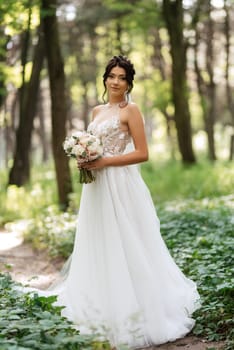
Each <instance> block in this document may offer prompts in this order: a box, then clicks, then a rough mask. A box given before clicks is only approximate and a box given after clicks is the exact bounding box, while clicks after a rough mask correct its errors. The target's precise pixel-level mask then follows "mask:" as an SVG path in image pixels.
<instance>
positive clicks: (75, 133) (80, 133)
mask: <svg viewBox="0 0 234 350" xmlns="http://www.w3.org/2000/svg"><path fill="white" fill-rule="evenodd" d="M83 134H84V132H83V131H75V132H73V133H72V137H73V138H75V139H80V138H81V137H82V136H83Z"/></svg>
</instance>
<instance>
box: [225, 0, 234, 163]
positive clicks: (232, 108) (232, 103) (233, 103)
mask: <svg viewBox="0 0 234 350" xmlns="http://www.w3.org/2000/svg"><path fill="white" fill-rule="evenodd" d="M224 10H225V13H226V16H225V23H224V31H225V37H226V72H225V78H226V95H227V104H228V109H229V113H230V115H231V124H232V127H233V128H234V100H233V89H232V88H231V84H230V74H229V69H230V54H231V42H230V39H231V32H230V31H231V28H230V14H229V9H228V4H227V1H226V0H225V2H224ZM233 153H234V134H232V135H231V138H230V149H229V160H233Z"/></svg>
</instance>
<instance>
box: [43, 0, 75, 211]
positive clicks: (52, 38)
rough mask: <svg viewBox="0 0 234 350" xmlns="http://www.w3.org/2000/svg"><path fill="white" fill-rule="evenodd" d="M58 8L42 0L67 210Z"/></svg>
mask: <svg viewBox="0 0 234 350" xmlns="http://www.w3.org/2000/svg"><path fill="white" fill-rule="evenodd" d="M56 7H57V2H56V0H42V12H44V14H45V15H44V17H43V23H44V34H45V46H46V54H47V61H48V70H49V80H50V93H51V116H52V149H53V155H54V161H55V170H56V178H57V186H58V194H59V203H60V205H61V208H63V209H66V208H67V206H68V204H69V196H68V195H69V193H70V192H71V191H72V185H71V175H70V169H69V164H68V157H67V156H66V155H65V152H64V150H63V147H62V144H63V141H64V139H65V137H66V119H67V110H66V97H65V74H64V63H63V59H62V55H61V50H60V43H59V33H58V25H57V19H56Z"/></svg>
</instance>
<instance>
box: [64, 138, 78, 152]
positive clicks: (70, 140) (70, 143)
mask: <svg viewBox="0 0 234 350" xmlns="http://www.w3.org/2000/svg"><path fill="white" fill-rule="evenodd" d="M75 144H76V140H75V139H74V138H72V137H69V138H67V139H66V140H65V141H64V143H63V148H64V149H65V151H68V150H69V149H72V148H73V146H75Z"/></svg>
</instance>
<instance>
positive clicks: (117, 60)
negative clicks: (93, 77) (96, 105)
mask: <svg viewBox="0 0 234 350" xmlns="http://www.w3.org/2000/svg"><path fill="white" fill-rule="evenodd" d="M116 66H118V67H121V68H123V69H124V70H125V72H126V80H127V83H128V91H127V94H129V93H130V91H131V90H132V88H133V80H134V75H135V69H134V66H133V64H132V62H131V61H130V60H129V59H127V57H125V56H122V55H119V56H114V57H112V58H111V59H110V61H109V62H108V63H107V66H106V69H105V73H104V74H103V85H104V88H105V91H104V93H103V95H102V98H103V100H104V96H105V94H106V80H107V78H108V75H109V74H110V71H111V70H112V68H114V67H116Z"/></svg>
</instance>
